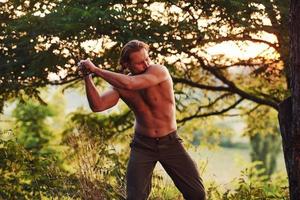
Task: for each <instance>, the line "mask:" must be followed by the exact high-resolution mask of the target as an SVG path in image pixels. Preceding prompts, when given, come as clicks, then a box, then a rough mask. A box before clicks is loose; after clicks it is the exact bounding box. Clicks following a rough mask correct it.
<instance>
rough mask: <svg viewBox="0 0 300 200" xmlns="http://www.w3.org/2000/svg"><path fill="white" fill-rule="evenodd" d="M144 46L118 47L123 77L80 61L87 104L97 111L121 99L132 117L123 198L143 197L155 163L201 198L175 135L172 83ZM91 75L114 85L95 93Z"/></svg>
mask: <svg viewBox="0 0 300 200" xmlns="http://www.w3.org/2000/svg"><path fill="white" fill-rule="evenodd" d="M148 50H149V47H148V45H147V44H145V43H143V42H141V41H138V40H132V41H130V42H128V43H127V44H126V45H125V46H124V47H123V49H122V52H121V56H120V64H121V66H122V67H123V68H126V69H129V71H130V74H129V75H125V74H121V73H115V72H111V71H108V70H104V69H100V68H97V67H96V66H95V65H94V64H93V63H92V62H91V61H90V60H81V61H80V62H79V66H80V70H81V72H82V73H83V74H85V76H84V81H85V87H86V93H87V98H88V102H89V105H90V107H91V109H92V111H93V112H101V111H104V110H106V109H109V108H111V107H113V106H114V105H116V104H117V102H118V100H119V99H120V98H121V99H122V100H123V101H124V102H125V103H126V104H127V105H128V106H129V108H130V109H131V110H132V111H133V112H134V115H135V129H134V130H135V131H134V132H135V133H134V137H133V140H132V141H131V143H130V147H131V151H130V158H129V162H128V166H127V173H126V185H127V186H126V191H127V199H128V200H144V199H147V198H148V196H149V193H150V190H151V178H152V173H153V169H154V167H155V164H156V162H157V161H159V162H160V163H161V165H162V166H163V167H164V169H165V170H166V172H167V173H168V174H169V176H170V177H171V178H172V180H173V182H174V183H175V185H176V187H177V188H178V189H179V190H180V192H181V193H182V194H183V196H184V198H185V199H188V200H204V199H205V190H204V186H203V183H202V179H201V178H200V176H199V173H198V171H197V167H196V165H195V163H194V161H193V160H192V159H191V157H190V156H189V155H188V154H187V152H186V151H185V149H184V147H183V145H182V144H181V142H182V139H181V138H180V137H178V135H177V133H176V129H177V126H176V117H175V111H176V110H175V99H174V92H173V82H172V79H171V76H170V74H169V72H168V70H167V68H166V67H164V66H161V65H157V64H151V63H150V62H151V61H150V58H149V56H148ZM90 73H93V74H94V75H96V76H99V77H101V78H102V79H104V80H105V81H107V82H108V83H110V84H111V85H112V86H113V88H111V89H109V90H107V91H106V92H104V93H102V94H99V93H98V91H97V89H96V87H95V85H94V83H93V80H92V76H91V74H90Z"/></svg>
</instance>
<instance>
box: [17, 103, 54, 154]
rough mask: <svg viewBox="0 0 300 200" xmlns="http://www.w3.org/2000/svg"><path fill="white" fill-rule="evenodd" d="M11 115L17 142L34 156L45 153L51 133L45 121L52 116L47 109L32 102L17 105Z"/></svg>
mask: <svg viewBox="0 0 300 200" xmlns="http://www.w3.org/2000/svg"><path fill="white" fill-rule="evenodd" d="M13 115H14V117H15V118H16V136H17V142H18V143H19V144H21V145H23V146H24V147H25V148H26V149H27V150H30V151H32V152H33V153H34V154H38V153H47V151H49V150H47V151H46V148H47V145H48V142H49V139H50V138H51V132H50V130H49V128H48V126H47V123H46V122H45V120H46V118H47V117H50V116H53V112H52V111H51V110H50V109H49V107H46V106H44V105H38V104H36V103H34V102H32V101H31V102H27V103H24V102H23V103H18V104H17V107H16V109H15V110H14V112H13ZM45 151H46V152H45ZM48 153H49V152H48Z"/></svg>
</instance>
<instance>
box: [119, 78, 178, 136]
mask: <svg viewBox="0 0 300 200" xmlns="http://www.w3.org/2000/svg"><path fill="white" fill-rule="evenodd" d="M117 90H118V92H119V94H120V97H121V98H122V100H123V101H124V102H125V103H126V104H127V105H128V106H129V107H130V108H131V110H132V111H133V112H134V114H135V118H136V121H135V131H136V132H137V133H139V134H144V135H147V136H149V137H162V136H164V135H167V134H168V133H170V132H172V131H174V130H176V128H177V127H176V116H175V100H174V92H173V83H172V79H171V77H169V78H168V79H167V80H165V81H163V82H161V83H159V84H157V85H155V86H152V87H149V88H146V89H142V90H125V89H119V88H118V89H117Z"/></svg>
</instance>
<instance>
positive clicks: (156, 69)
mask: <svg viewBox="0 0 300 200" xmlns="http://www.w3.org/2000/svg"><path fill="white" fill-rule="evenodd" d="M146 73H166V74H169V71H168V69H167V68H166V67H165V66H163V65H159V64H151V65H149V67H148V69H147V71H146Z"/></svg>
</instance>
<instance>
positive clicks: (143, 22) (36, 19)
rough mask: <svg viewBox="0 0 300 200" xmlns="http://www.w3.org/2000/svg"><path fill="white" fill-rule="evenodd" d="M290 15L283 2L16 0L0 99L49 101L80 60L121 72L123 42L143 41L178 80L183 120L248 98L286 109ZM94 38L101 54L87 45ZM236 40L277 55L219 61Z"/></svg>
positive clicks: (10, 5)
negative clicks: (225, 45) (220, 50)
mask: <svg viewBox="0 0 300 200" xmlns="http://www.w3.org/2000/svg"><path fill="white" fill-rule="evenodd" d="M287 8H288V5H287V3H283V2H281V1H272V2H269V1H263V2H259V3H255V2H249V1H241V2H237V1H233V0H222V1H210V2H207V1H191V2H186V1H177V0H176V1H155V2H154V1H144V2H140V1H125V2H118V1H113V2H111V1H84V2H83V1H69V0H68V1H65V0H62V1H56V0H54V1H50V2H49V1H42V2H30V1H7V2H5V3H1V4H0V10H1V13H2V17H1V28H2V31H1V33H0V39H1V40H0V44H1V47H2V48H1V57H0V65H1V69H2V70H1V74H0V84H1V98H0V100H1V102H2V104H3V102H4V101H6V100H8V99H11V98H15V97H19V98H22V97H23V96H24V95H25V94H27V95H29V96H31V97H37V98H39V92H38V90H37V89H36V88H37V87H41V86H45V85H48V84H68V83H71V86H72V87H74V86H75V85H74V84H73V83H74V82H76V81H77V80H78V78H79V77H78V75H77V73H76V66H75V63H77V61H78V60H79V59H82V58H86V57H90V58H91V59H92V60H93V61H94V62H95V63H96V64H97V65H100V66H102V67H104V68H106V69H110V70H114V71H118V67H117V66H118V63H117V62H118V56H119V52H120V49H121V47H122V45H124V44H125V43H126V42H127V41H128V40H130V39H141V40H144V41H146V42H148V43H150V46H151V55H152V57H153V58H154V60H155V61H156V62H160V63H161V64H164V65H166V66H167V67H168V68H169V70H170V72H171V74H172V76H173V80H174V83H175V91H176V100H177V103H178V106H177V110H178V111H180V112H186V116H184V117H183V118H181V119H179V121H180V122H184V121H187V120H190V119H193V118H196V117H203V116H210V115H221V114H224V113H226V112H227V111H228V110H230V109H233V108H238V107H239V106H241V104H240V103H241V102H242V101H244V100H245V99H248V100H250V101H254V102H256V103H258V104H263V105H267V106H270V107H273V108H275V109H277V103H278V102H279V101H280V100H281V99H283V98H284V97H285V96H286V95H287V94H286V86H285V83H284V77H283V74H282V70H283V67H284V66H286V65H288V62H287V60H288V59H287V58H288V56H287V55H288V49H287V44H288V39H287V38H288V31H287V17H286V16H287V15H286V13H287V10H288V9H287ZM263 19H266V20H263ZM268 20H269V21H270V22H271V23H266V22H265V21H268ZM277 30H281V31H280V32H279V31H277ZM263 33H267V34H272V35H273V36H275V37H276V39H277V40H275V41H274V42H273V41H271V42H270V41H268V40H266V39H263V38H261V37H260V36H261V35H262V34H263ZM89 40H93V41H96V42H98V43H97V47H94V49H93V48H92V47H85V48H84V47H83V44H85V42H87V41H89ZM227 41H232V42H233V43H234V44H235V45H236V46H243V45H244V46H245V45H248V44H264V45H266V49H267V51H269V53H264V52H262V53H261V54H258V55H255V56H254V57H246V58H233V57H228V56H226V55H209V53H208V48H209V47H211V46H212V45H215V44H222V42H227ZM269 54H271V55H277V56H271V57H270V56H268V55H269ZM53 73H56V74H58V75H59V77H56V78H54V79H53ZM51 77H52V79H51ZM225 105H227V106H225Z"/></svg>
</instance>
